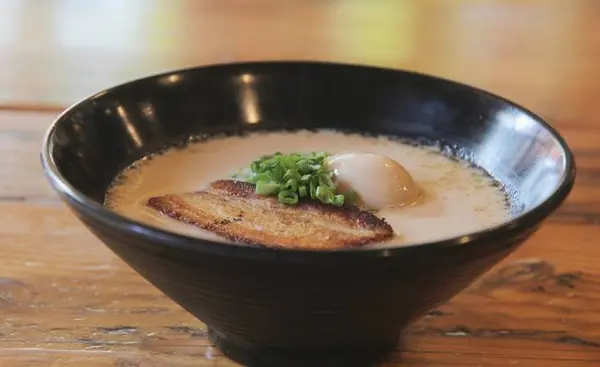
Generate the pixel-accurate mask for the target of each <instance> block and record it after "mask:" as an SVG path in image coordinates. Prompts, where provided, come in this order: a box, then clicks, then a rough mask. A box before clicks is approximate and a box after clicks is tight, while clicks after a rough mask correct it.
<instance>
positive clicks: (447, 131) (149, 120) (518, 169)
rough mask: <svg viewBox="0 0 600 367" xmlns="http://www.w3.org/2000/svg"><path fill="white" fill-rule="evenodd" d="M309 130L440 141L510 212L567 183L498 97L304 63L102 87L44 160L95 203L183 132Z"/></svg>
mask: <svg viewBox="0 0 600 367" xmlns="http://www.w3.org/2000/svg"><path fill="white" fill-rule="evenodd" d="M316 128H328V129H342V130H351V131H360V132H364V133H368V134H385V135H393V136H401V137H406V138H410V139H417V140H427V142H438V143H440V144H442V145H443V146H444V149H446V150H448V151H450V152H451V153H452V154H456V155H459V156H462V157H463V158H467V159H470V160H472V161H473V162H474V163H475V164H477V165H478V166H480V167H482V168H484V169H486V170H487V171H488V172H490V173H491V174H492V175H494V176H495V177H496V178H497V179H498V180H499V181H500V182H502V183H503V184H504V185H506V186H507V188H508V190H509V191H510V192H511V193H512V194H513V196H514V199H515V203H517V204H518V205H517V206H515V208H516V210H515V211H516V215H517V216H518V215H522V214H524V213H528V212H531V211H532V210H533V209H534V208H539V207H540V205H542V204H543V205H546V207H544V210H543V211H542V210H540V211H539V213H538V214H539V215H538V216H540V217H541V216H544V215H547V214H548V213H549V212H550V211H551V210H552V209H554V208H556V206H558V205H559V204H560V202H562V200H563V199H564V197H565V196H566V195H567V193H568V191H569V189H570V186H571V185H572V181H573V179H574V163H573V158H572V155H571V153H570V152H569V150H568V148H567V146H566V144H565V143H564V141H563V140H562V139H561V138H560V136H558V134H556V132H555V131H554V130H553V129H552V128H551V127H549V126H548V125H547V124H546V123H544V122H543V121H542V120H541V119H540V118H538V117H537V116H535V115H534V114H532V113H530V112H528V111H527V110H525V109H523V108H521V107H519V106H517V105H515V104H512V103H510V102H508V101H506V100H504V99H502V98H499V97H497V96H494V95H491V94H489V93H486V92H483V91H481V90H478V89H475V88H471V87H468V86H465V85H461V84H457V83H454V82H450V81H446V80H443V79H438V78H433V77H429V76H425V75H421V74H416V73H410V72H403V71H398V70H390V69H380V68H371V67H362V66H352V65H339V64H329V63H308V62H273V63H269V62H265V63H243V64H232V65H221V66H211V67H204V68H196V69H189V70H183V71H177V72H172V73H168V74H163V75H158V76H153V77H149V78H145V79H141V80H137V81H133V82H130V83H127V84H124V85H121V86H118V87H115V88H112V89H109V90H107V91H104V92H101V93H98V94H97V95H95V96H93V97H91V98H88V99H86V100H84V101H83V102H81V103H79V104H76V105H75V106H73V107H72V108H70V109H69V110H67V111H66V112H65V113H64V114H63V115H62V116H61V117H60V118H59V119H58V120H57V121H56V123H55V124H54V126H53V128H51V130H50V131H49V134H48V137H47V142H46V146H45V148H44V152H43V158H44V159H45V160H46V162H47V168H49V171H50V172H53V173H54V174H55V179H56V180H58V181H60V182H61V184H62V185H63V187H66V188H68V190H67V191H69V192H77V193H78V194H79V195H82V197H84V198H85V199H86V200H90V201H91V202H95V203H97V204H101V203H102V201H103V198H104V194H105V192H106V190H107V188H108V186H109V185H110V183H111V181H112V179H113V178H114V176H115V175H116V174H117V173H118V172H119V171H120V170H122V169H123V168H124V167H125V166H127V165H128V164H130V163H131V162H133V161H135V160H136V159H139V158H141V157H142V156H143V155H145V154H147V153H148V152H152V151H156V150H158V149H160V148H161V147H164V146H165V145H166V144H170V143H172V142H181V141H183V139H185V138H186V137H188V136H190V135H198V134H205V135H212V134H221V133H227V134H238V133H244V132H251V131H257V130H278V129H316ZM71 190H74V191H71ZM543 205H542V206H543Z"/></svg>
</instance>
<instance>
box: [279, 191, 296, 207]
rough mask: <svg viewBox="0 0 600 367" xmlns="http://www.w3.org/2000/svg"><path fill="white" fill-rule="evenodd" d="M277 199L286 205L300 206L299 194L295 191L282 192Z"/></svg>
mask: <svg viewBox="0 0 600 367" xmlns="http://www.w3.org/2000/svg"><path fill="white" fill-rule="evenodd" d="M277 198H278V199H279V201H281V202H282V203H284V204H289V205H294V204H298V194H296V193H295V192H293V191H288V190H282V191H279V194H277Z"/></svg>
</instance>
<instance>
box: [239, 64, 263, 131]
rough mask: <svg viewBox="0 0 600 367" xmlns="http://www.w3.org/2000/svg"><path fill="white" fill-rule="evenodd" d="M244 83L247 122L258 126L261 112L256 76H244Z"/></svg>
mask: <svg viewBox="0 0 600 367" xmlns="http://www.w3.org/2000/svg"><path fill="white" fill-rule="evenodd" d="M240 80H241V82H242V95H241V98H242V109H243V113H244V117H245V119H246V122H247V123H249V124H256V123H258V122H259V121H260V110H259V106H258V96H257V95H256V91H255V90H254V86H253V82H254V76H252V75H250V74H243V75H242V76H241V77H240Z"/></svg>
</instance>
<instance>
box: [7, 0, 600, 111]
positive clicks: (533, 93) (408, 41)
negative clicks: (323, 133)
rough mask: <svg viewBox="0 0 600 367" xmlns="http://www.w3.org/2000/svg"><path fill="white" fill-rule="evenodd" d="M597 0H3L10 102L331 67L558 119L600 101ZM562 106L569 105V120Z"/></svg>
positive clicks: (52, 103) (48, 103) (62, 101)
mask: <svg viewBox="0 0 600 367" xmlns="http://www.w3.org/2000/svg"><path fill="white" fill-rule="evenodd" d="M599 21H600V1H597V0H568V1H567V0H565V1H562V0H504V1H486V0H457V1H448V0H418V1H411V0H369V1H365V0H301V1H292V0H219V1H210V0H84V1H82V0H1V1H0V65H1V66H2V67H1V69H0V105H2V106H13V107H21V108H27V107H35V108H39V109H58V108H60V107H62V106H64V105H68V104H70V103H71V102H73V101H76V100H78V99H80V98H82V97H84V96H86V95H88V94H90V93H93V92H95V91H97V90H99V89H102V88H105V87H109V86H111V85H113V84H115V83H120V82H123V81H126V80H129V79H132V78H137V77H141V76H144V75H146V74H150V73H157V72H161V71H166V70H170V69H175V68H180V67H188V66H195V65H201V64H209V63H220V62H231V61H239V60H264V59H277V60H279V59H296V60H333V61H344V62H350V63H361V64H372V65H382V66H391V67H397V68H405V69H411V70H417V71H422V72H426V73H432V74H437V75H440V76H443V77H447V78H451V79H457V80H460V81H463V82H467V83H470V84H474V85H476V86H479V87H483V88H486V89H489V90H492V91H493V92H496V93H499V94H502V95H504V96H506V97H508V98H512V99H514V100H516V101H517V102H520V103H522V104H525V105H527V106H528V107H530V108H533V109H535V110H538V111H540V112H541V113H543V114H545V115H546V116H547V115H552V117H553V118H558V119H562V118H577V116H569V114H574V113H575V112H574V111H576V110H578V109H579V108H580V107H584V108H585V107H587V106H585V104H586V103H595V102H594V101H590V100H589V99H585V98H581V97H582V96H584V95H590V94H600V85H599V84H598V83H592V82H585V83H584V82H582V81H591V80H594V79H596V80H598V79H599V78H600V71H599V70H600V68H598V67H597V65H598V61H597V60H598V57H599V56H600V27H599V26H598V25H597V24H598V22H599ZM561 105H569V106H570V108H569V109H568V110H564V109H562V108H561Z"/></svg>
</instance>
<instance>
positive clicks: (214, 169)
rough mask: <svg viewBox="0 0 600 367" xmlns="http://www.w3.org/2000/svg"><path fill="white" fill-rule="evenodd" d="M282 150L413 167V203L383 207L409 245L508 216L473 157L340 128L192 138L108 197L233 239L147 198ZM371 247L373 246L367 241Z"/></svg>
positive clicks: (125, 210)
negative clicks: (165, 211) (366, 156)
mask: <svg viewBox="0 0 600 367" xmlns="http://www.w3.org/2000/svg"><path fill="white" fill-rule="evenodd" d="M276 151H279V152H282V153H292V152H310V151H327V152H328V153H331V154H343V153H353V152H367V153H374V154H380V155H384V156H387V157H389V158H391V159H393V160H395V161H397V162H398V163H400V164H401V165H402V166H404V167H405V168H406V170H407V171H408V172H409V173H410V174H411V176H412V178H413V179H414V181H415V182H416V184H417V185H418V186H419V188H420V189H421V190H422V193H423V197H422V199H421V200H420V201H419V202H417V203H416V204H414V205H411V206H404V207H401V208H392V209H384V210H381V211H378V212H377V213H376V215H377V216H379V217H382V218H385V219H386V221H387V222H388V223H389V224H390V225H391V226H392V227H393V228H394V231H395V233H396V236H395V238H394V239H393V240H391V241H387V243H390V244H392V243H393V244H394V245H409V244H418V243H424V242H431V241H437V240H442V239H444V238H449V237H455V236H461V235H465V234H467V233H470V232H474V231H478V230H482V229H485V228H488V227H491V226H494V225H497V224H500V223H502V222H505V221H506V220H508V219H509V210H508V207H507V202H506V195H505V193H504V192H503V190H502V189H501V188H500V187H498V186H497V185H496V184H495V182H494V180H493V179H492V178H491V177H489V176H488V175H487V174H485V173H484V172H483V171H481V170H479V169H476V168H473V167H470V166H469V165H468V164H467V163H466V162H463V161H457V160H452V159H449V158H448V157H446V156H444V155H442V154H440V153H439V152H438V151H436V150H434V149H433V148H424V147H416V146H413V145H409V144H404V143H401V142H398V141H395V140H393V139H389V138H386V137H366V136H362V135H358V134H343V133H339V132H334V131H319V132H307V131H302V132H277V133H254V134H251V135H248V136H245V137H222V138H213V139H209V140H206V141H201V142H196V143H191V144H190V145H188V146H187V147H186V148H183V149H171V150H167V151H166V152H164V153H163V154H157V155H153V156H151V157H148V158H145V159H142V160H140V161H138V162H136V163H135V164H133V165H132V166H131V167H130V168H128V169H125V170H124V171H123V172H122V173H121V174H120V175H119V176H118V177H117V178H116V179H115V184H113V185H112V186H111V188H110V189H109V191H108V193H107V196H106V201H105V204H106V206H107V207H109V208H111V209H112V210H114V211H116V212H117V213H119V214H121V215H124V216H126V217H129V218H131V219H133V220H136V221H139V222H142V223H145V224H147V225H151V226H154V227H159V228H162V229H165V230H169V231H173V232H178V233H182V234H187V235H192V236H197V237H201V238H207V239H212V240H218V241H221V242H227V241H226V240H224V239H221V238H220V237H218V236H216V235H214V234H212V233H210V232H208V231H205V230H202V229H199V228H196V227H193V226H191V225H186V224H183V223H179V222H177V221H175V220H173V219H170V218H167V217H164V216H162V215H160V214H158V213H157V212H155V211H154V210H152V209H150V208H148V207H147V206H146V205H145V204H146V201H147V200H148V198H149V197H152V196H160V195H165V194H174V193H183V192H190V191H197V190H200V189H202V188H204V187H206V185H207V184H208V183H210V182H212V181H215V180H218V179H224V178H230V177H231V175H232V174H234V173H235V172H236V171H237V170H238V169H239V168H243V167H247V166H248V165H249V163H250V162H251V161H252V160H253V159H256V158H258V157H261V156H264V155H269V154H273V153H274V152H276ZM367 247H369V246H367Z"/></svg>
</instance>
